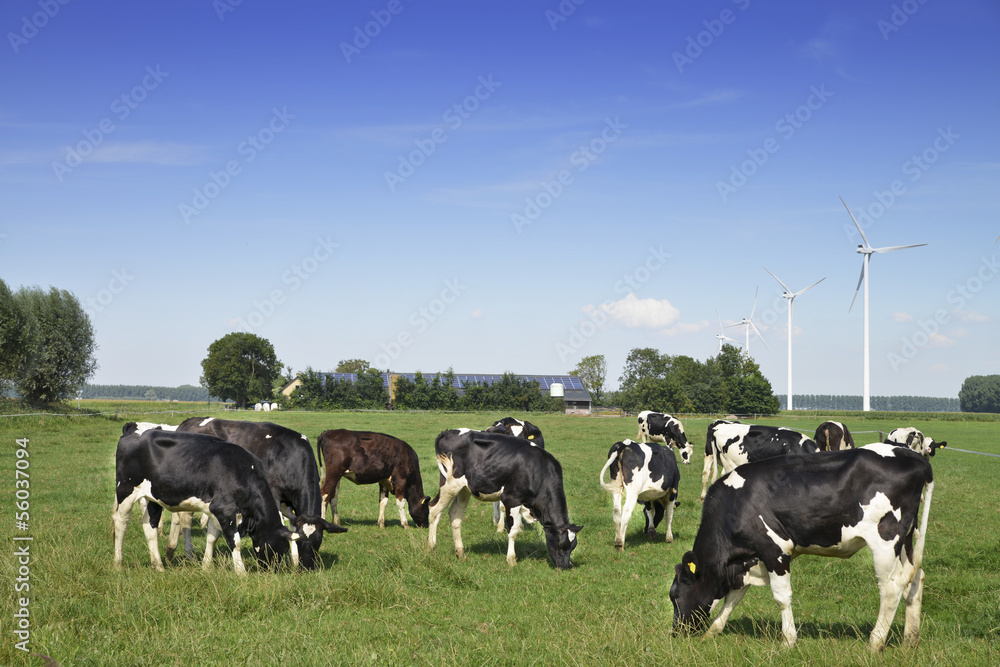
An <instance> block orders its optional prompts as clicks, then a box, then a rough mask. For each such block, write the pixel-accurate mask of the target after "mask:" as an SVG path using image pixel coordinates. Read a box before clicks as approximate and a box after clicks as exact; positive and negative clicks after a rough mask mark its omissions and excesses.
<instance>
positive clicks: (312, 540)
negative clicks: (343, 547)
mask: <svg viewBox="0 0 1000 667" xmlns="http://www.w3.org/2000/svg"><path fill="white" fill-rule="evenodd" d="M283 529H284V530H286V531H287V529H285V528H284V527H283ZM324 532H326V533H346V532H347V529H346V528H343V527H341V526H338V525H337V524H335V523H330V522H329V521H327V520H326V519H324V518H323V517H320V516H300V517H298V518H296V519H295V533H296V534H298V535H300V538H299V539H298V542H297V546H298V549H299V563H300V564H301V565H302V567H303V568H305V569H307V570H315V569H316V566H317V565H318V564H319V548H320V546H322V544H323V533H324Z"/></svg>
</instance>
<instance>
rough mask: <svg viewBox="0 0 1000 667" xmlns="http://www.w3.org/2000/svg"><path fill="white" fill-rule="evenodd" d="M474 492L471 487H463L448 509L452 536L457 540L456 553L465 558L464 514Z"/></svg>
mask: <svg viewBox="0 0 1000 667" xmlns="http://www.w3.org/2000/svg"><path fill="white" fill-rule="evenodd" d="M471 497H472V492H471V491H469V489H462V490H461V491H459V492H458V494H457V495H456V496H455V500H454V501H452V503H451V507H450V508H449V509H448V518H449V519H450V520H451V537H452V539H453V540H454V541H455V555H456V556H458V557H459V558H465V545H463V544H462V516H463V515H464V514H465V508H466V507H468V506H469V499H470V498H471Z"/></svg>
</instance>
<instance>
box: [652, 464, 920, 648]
mask: <svg viewBox="0 0 1000 667" xmlns="http://www.w3.org/2000/svg"><path fill="white" fill-rule="evenodd" d="M925 488H926V500H925V502H924V509H923V515H922V516H921V517H920V530H919V531H918V532H917V540H916V544H915V545H914V542H913V535H914V529H915V528H916V524H917V519H918V516H917V515H918V508H919V506H920V494H921V492H922V491H924V489H925ZM933 489H934V482H933V473H932V471H931V466H930V464H929V463H928V461H927V460H926V459H924V458H923V457H921V456H919V455H917V454H914V453H912V452H909V451H906V450H903V449H899V448H895V447H890V446H886V445H884V444H874V445H867V446H865V447H861V448H858V449H848V450H844V451H836V452H822V453H819V454H816V455H815V456H797V457H789V458H774V459H769V460H766V461H758V462H756V463H747V464H745V465H742V466H740V467H739V468H737V469H736V470H734V471H732V472H730V473H728V474H726V475H724V476H723V477H722V479H720V480H719V481H718V482H716V483H715V484H713V485H712V488H711V489H710V490H709V492H708V497H706V498H705V506H704V508H703V509H702V516H701V525H700V526H699V528H698V534H697V536H696V537H695V540H694V547H693V548H692V550H691V551H688V552H687V553H686V554H684V556H683V557H682V558H681V562H680V563H679V564H678V565H677V567H676V568H675V575H674V581H673V584H672V585H671V586H670V601H671V602H672V603H673V607H674V626H675V627H677V626H682V627H685V628H691V627H692V626H701V627H704V624H705V623H706V622H707V620H708V616H709V614H710V610H711V607H712V605H713V604H714V603H715V602H716V601H719V600H724V603H723V605H722V608H721V611H720V612H719V615H718V616H717V617H716V619H715V620H714V622H712V624H711V625H710V626H709V628H708V631H707V632H706V635H717V634H719V633H720V632H722V629H723V628H724V627H725V625H726V620H727V619H728V618H729V615H730V614H731V613H732V611H733V608H734V607H735V606H736V605H737V604H739V602H740V600H741V599H743V595H744V594H745V593H746V590H747V588H748V587H749V586H750V585H755V586H766V585H770V586H771V593H772V595H773V596H774V600H775V602H777V603H778V606H779V607H780V608H781V631H782V635H783V636H784V641H785V644H786V645H789V646H791V645H793V644H794V643H795V640H796V632H795V620H794V618H793V617H792V606H791V603H792V588H791V578H790V568H791V562H792V559H794V558H795V557H797V556H800V555H802V554H812V555H816V556H833V557H836V558H848V557H850V556H852V555H853V554H855V553H856V552H857V551H858V550H860V549H861V548H862V547H864V546H865V545H866V544H867V545H868V547H869V548H870V549H871V550H872V557H873V559H874V562H875V574H876V576H877V577H878V588H879V593H880V596H881V604H880V606H879V615H878V621H877V622H876V623H875V628H874V629H873V630H872V634H871V638H870V643H869V645H870V647H871V649H872V650H875V651H877V650H881V649H882V647H883V646H884V645H885V639H886V636H887V635H888V634H889V628H890V626H891V625H892V619H893V617H894V616H895V614H896V608H897V607H898V606H899V601H900V598H902V597H903V596H904V595H905V600H906V626H905V629H904V632H903V641H904V643H906V644H915V643H916V642H917V640H918V638H919V632H920V603H921V597H922V593H923V579H924V574H923V571H922V570H921V562H922V558H923V552H924V542H925V538H926V536H927V517H928V514H929V513H930V505H931V495H932V492H933Z"/></svg>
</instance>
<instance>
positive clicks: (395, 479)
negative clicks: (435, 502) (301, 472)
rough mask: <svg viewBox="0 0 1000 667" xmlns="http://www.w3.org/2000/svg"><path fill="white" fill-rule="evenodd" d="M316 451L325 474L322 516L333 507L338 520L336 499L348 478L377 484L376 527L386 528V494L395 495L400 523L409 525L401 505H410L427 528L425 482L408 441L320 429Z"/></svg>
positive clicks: (413, 514) (415, 520)
mask: <svg viewBox="0 0 1000 667" xmlns="http://www.w3.org/2000/svg"><path fill="white" fill-rule="evenodd" d="M316 451H317V454H318V455H319V457H320V459H322V460H323V465H324V467H325V468H326V474H325V476H324V478H323V486H322V488H321V493H322V494H323V503H324V506H323V516H324V517H325V516H326V508H327V507H331V508H333V522H334V523H336V524H339V523H340V516H339V514H338V513H337V498H338V497H339V495H340V480H341V478H347V479H349V480H351V481H352V482H354V483H355V484H378V485H379V489H378V497H379V502H378V527H379V528H384V527H385V506H386V505H387V504H388V503H389V494H392V495H394V496H396V506H397V507H398V508H399V522H400V523H401V524H402V525H403V528H409V524H407V522H406V513H405V510H404V506H405V505H406V504H409V507H410V516H411V517H413V523H415V524H416V525H417V527H418V528H426V527H427V513H428V509H427V504H428V502H430V497H429V496H425V495H424V483H423V481H422V480H421V477H420V461H419V459H418V458H417V453H416V452H415V451H413V448H412V447H410V446H409V445H408V444H406V443H405V442H403V441H402V440H400V439H399V438H394V437H392V436H391V435H386V434H384V433H371V432H369V431H348V430H347V429H333V430H329V431H323V433H322V434H320V436H319V440H318V441H317V442H316Z"/></svg>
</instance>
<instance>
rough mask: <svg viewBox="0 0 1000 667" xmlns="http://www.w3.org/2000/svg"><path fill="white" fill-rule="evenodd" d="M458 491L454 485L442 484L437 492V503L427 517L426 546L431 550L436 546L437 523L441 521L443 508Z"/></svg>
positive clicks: (432, 506)
mask: <svg viewBox="0 0 1000 667" xmlns="http://www.w3.org/2000/svg"><path fill="white" fill-rule="evenodd" d="M458 491H459V489H458V488H457V487H456V486H455V485H451V486H449V485H448V484H447V483H445V484H442V485H441V490H440V491H438V497H437V502H436V503H434V504H433V505H431V507H430V512H429V513H428V515H427V523H428V526H427V529H428V530H427V545H428V546H429V547H430V548H431V549H433V548H434V546H435V545H436V544H437V526H438V521H440V520H441V515H442V514H444V510H445V508H446V507H448V504H449V503H450V502H451V501H452V499H453V498H454V497H455V496H456V495H457V494H458Z"/></svg>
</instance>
